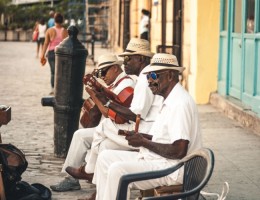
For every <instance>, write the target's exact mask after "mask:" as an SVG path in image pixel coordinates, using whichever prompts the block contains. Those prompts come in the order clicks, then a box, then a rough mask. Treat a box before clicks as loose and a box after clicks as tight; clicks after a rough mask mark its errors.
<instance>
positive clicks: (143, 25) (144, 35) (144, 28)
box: [139, 9, 150, 40]
mask: <svg viewBox="0 0 260 200" xmlns="http://www.w3.org/2000/svg"><path fill="white" fill-rule="evenodd" d="M141 12H142V17H141V21H140V27H139V31H140V38H141V39H145V40H149V28H150V12H149V11H148V10H146V9H142V11H141Z"/></svg>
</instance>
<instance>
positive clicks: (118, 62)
mask: <svg viewBox="0 0 260 200" xmlns="http://www.w3.org/2000/svg"><path fill="white" fill-rule="evenodd" d="M122 64H123V61H122V60H119V61H116V62H113V63H109V64H105V65H102V66H100V67H97V69H104V68H106V67H110V66H112V65H119V66H121V65H122Z"/></svg>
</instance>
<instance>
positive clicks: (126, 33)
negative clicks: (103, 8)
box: [123, 0, 130, 49]
mask: <svg viewBox="0 0 260 200" xmlns="http://www.w3.org/2000/svg"><path fill="white" fill-rule="evenodd" d="M129 15H130V0H125V1H124V33H123V35H124V37H123V49H126V46H127V44H128V42H129V40H130V18H129Z"/></svg>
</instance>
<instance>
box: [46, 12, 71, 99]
mask: <svg viewBox="0 0 260 200" xmlns="http://www.w3.org/2000/svg"><path fill="white" fill-rule="evenodd" d="M54 21H55V26H54V27H52V28H49V29H48V30H47V31H46V34H45V41H44V45H43V49H42V54H41V64H42V65H43V66H44V65H45V63H46V58H45V53H46V51H47V49H48V53H47V58H48V62H49V65H50V69H51V88H52V90H51V92H50V95H53V94H54V75H55V52H54V50H55V47H56V46H57V45H59V44H60V42H61V41H62V40H63V39H64V38H66V37H67V36H68V32H67V30H66V29H65V28H64V27H63V25H62V23H63V16H62V15H61V14H60V13H56V14H55V15H54Z"/></svg>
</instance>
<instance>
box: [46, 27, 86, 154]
mask: <svg viewBox="0 0 260 200" xmlns="http://www.w3.org/2000/svg"><path fill="white" fill-rule="evenodd" d="M68 32H69V37H68V38H66V39H64V40H63V42H62V43H61V44H60V45H59V46H57V47H56V48H55V56H56V57H55V60H56V63H55V84H54V89H55V97H45V98H42V105H43V106H53V109H54V154H55V155H56V156H57V157H66V155H67V151H68V149H69V146H70V142H71V139H72V136H73V133H74V132H75V131H76V130H77V129H78V126H79V116H80V110H81V107H82V103H83V102H82V95H83V82H82V80H83V76H84V73H85V65H86V57H87V55H88V52H87V50H86V49H85V47H84V46H83V45H82V44H81V43H80V42H79V40H78V39H77V35H78V29H77V28H76V27H75V26H70V27H69V28H68Z"/></svg>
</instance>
